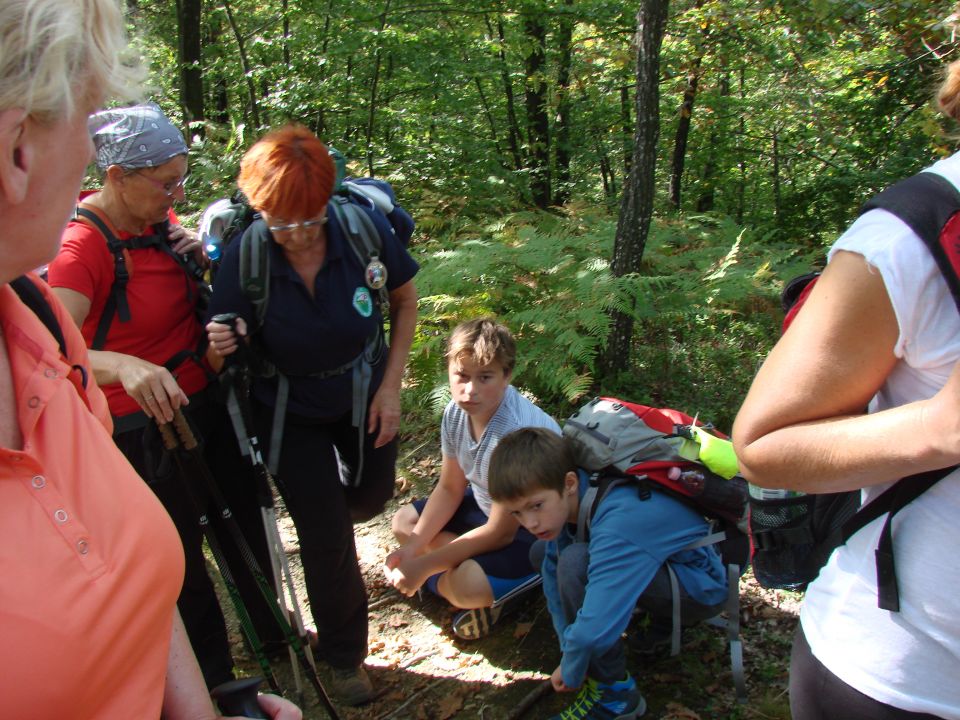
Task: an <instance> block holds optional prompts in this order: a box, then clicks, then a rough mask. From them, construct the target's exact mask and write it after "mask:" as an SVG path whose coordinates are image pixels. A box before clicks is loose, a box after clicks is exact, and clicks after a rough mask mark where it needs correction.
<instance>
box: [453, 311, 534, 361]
mask: <svg viewBox="0 0 960 720" xmlns="http://www.w3.org/2000/svg"><path fill="white" fill-rule="evenodd" d="M464 356H468V357H472V358H473V361H474V362H475V363H477V365H480V366H484V365H489V364H490V363H492V362H494V361H496V362H498V363H500V367H502V368H503V370H504V372H506V373H507V374H510V373H512V372H513V368H514V366H515V365H516V364H517V345H516V343H515V342H514V341H513V335H511V334H510V331H509V330H508V329H507V328H506V327H505V326H503V325H501V324H500V323H498V322H497V321H496V320H494V319H493V318H478V319H476V320H467V321H466V322H462V323H460V324H459V325H457V326H456V327H455V328H454V329H453V332H452V333H451V334H450V340H449V341H448V342H447V362H448V363H449V362H453V361H454V360H459V359H460V358H461V357H464Z"/></svg>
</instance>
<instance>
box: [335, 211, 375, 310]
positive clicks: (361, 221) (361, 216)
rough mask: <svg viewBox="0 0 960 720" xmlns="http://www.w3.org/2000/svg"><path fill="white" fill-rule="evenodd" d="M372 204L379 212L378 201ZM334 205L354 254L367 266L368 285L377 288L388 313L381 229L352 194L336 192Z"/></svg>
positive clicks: (373, 288)
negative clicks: (337, 193)
mask: <svg viewBox="0 0 960 720" xmlns="http://www.w3.org/2000/svg"><path fill="white" fill-rule="evenodd" d="M371 205H372V209H373V211H374V212H377V206H376V204H375V203H373V202H372V201H371ZM330 207H331V208H333V216H334V217H335V218H336V220H337V224H338V225H339V226H340V229H341V230H342V231H343V234H344V236H345V237H346V239H347V243H348V244H349V245H350V248H351V249H352V250H353V254H354V255H356V257H357V260H358V261H359V262H360V265H361V266H363V268H364V274H365V278H364V279H365V280H366V282H367V286H368V287H369V288H370V289H371V290H374V291H376V294H377V295H378V297H379V300H380V304H381V306H382V307H383V308H384V310H383V312H384V313H386V307H387V304H388V302H389V293H388V291H387V287H386V280H387V268H386V266H385V265H384V264H383V263H382V262H381V261H380V253H381V252H382V250H383V238H382V237H380V231H379V230H378V229H377V226H376V224H375V223H374V222H373V220H372V219H371V218H370V216H369V215H368V214H367V212H366V211H365V210H362V209H361V208H360V207H359V206H358V205H357V204H356V203H354V202H352V201H351V200H350V198H349V197H348V196H345V195H335V196H334V197H332V198H331V205H330ZM372 271H374V272H372ZM374 273H377V275H374Z"/></svg>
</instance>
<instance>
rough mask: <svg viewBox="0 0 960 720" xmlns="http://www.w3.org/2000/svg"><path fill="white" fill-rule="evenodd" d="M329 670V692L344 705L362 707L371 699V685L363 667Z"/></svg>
mask: <svg viewBox="0 0 960 720" xmlns="http://www.w3.org/2000/svg"><path fill="white" fill-rule="evenodd" d="M331 670H332V671H333V672H332V673H331V680H330V690H331V691H332V693H333V694H334V695H335V696H336V697H337V699H338V700H339V701H340V702H342V703H343V704H344V705H363V703H365V702H370V700H372V699H373V683H371V682H370V677H369V676H368V675H367V671H366V670H364V668H363V665H361V666H360V667H356V668H331Z"/></svg>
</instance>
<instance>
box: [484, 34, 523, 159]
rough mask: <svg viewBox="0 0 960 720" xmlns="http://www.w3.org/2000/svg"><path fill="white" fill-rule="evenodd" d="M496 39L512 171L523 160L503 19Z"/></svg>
mask: <svg viewBox="0 0 960 720" xmlns="http://www.w3.org/2000/svg"><path fill="white" fill-rule="evenodd" d="M484 20H485V21H486V23H487V30H488V31H489V33H490V34H491V35H493V28H492V27H491V26H490V20H489V18H487V17H484ZM497 38H498V39H499V44H498V49H497V57H498V59H499V60H500V81H501V82H502V83H503V97H504V100H505V101H506V106H507V144H508V145H509V147H510V155H511V157H512V158H513V169H514V171H517V170H520V169H522V168H523V158H522V156H521V155H520V137H521V135H520V123H519V122H517V109H516V100H515V99H514V95H513V82H512V81H511V80H510V72H509V70H508V69H507V54H506V53H505V52H504V49H503V48H504V46H505V45H506V37H505V34H504V31H503V18H501V17H500V16H497Z"/></svg>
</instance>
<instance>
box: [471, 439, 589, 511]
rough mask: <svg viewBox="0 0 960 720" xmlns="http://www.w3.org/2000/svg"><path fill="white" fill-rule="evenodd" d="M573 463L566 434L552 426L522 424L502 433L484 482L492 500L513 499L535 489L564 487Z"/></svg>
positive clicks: (558, 489)
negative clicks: (524, 425) (526, 425)
mask: <svg viewBox="0 0 960 720" xmlns="http://www.w3.org/2000/svg"><path fill="white" fill-rule="evenodd" d="M576 469H577V466H576V463H575V462H574V461H573V453H572V452H571V451H570V446H569V443H568V441H567V439H566V438H564V437H563V436H562V435H557V434H556V433H555V432H553V431H552V430H547V429H546V428H541V427H526V428H520V429H518V430H514V431H513V432H510V433H508V434H506V435H504V436H503V438H501V439H500V442H498V443H497V447H495V448H494V450H493V455H492V456H491V457H490V467H489V468H488V470H487V483H488V490H489V492H490V497H491V498H492V499H493V500H494V501H495V502H501V501H503V500H516V499H518V498H522V497H526V496H527V495H530V494H531V493H534V492H536V491H537V490H556V491H557V492H559V493H562V492H563V490H564V478H565V477H566V475H567V473H568V472H575V471H576Z"/></svg>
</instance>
